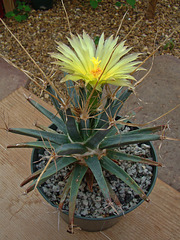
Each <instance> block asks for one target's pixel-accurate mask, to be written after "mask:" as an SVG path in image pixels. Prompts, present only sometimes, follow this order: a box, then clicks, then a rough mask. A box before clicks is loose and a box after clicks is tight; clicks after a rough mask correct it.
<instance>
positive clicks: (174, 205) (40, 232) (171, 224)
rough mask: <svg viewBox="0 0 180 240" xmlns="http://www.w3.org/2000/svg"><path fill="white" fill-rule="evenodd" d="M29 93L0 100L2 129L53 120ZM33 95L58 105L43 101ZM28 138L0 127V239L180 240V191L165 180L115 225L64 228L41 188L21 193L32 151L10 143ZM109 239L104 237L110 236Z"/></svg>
mask: <svg viewBox="0 0 180 240" xmlns="http://www.w3.org/2000/svg"><path fill="white" fill-rule="evenodd" d="M24 94H25V95H26V96H29V95H31V94H30V92H28V91H27V90H26V89H24V88H20V89H18V90H16V91H15V92H13V93H12V94H11V95H9V96H8V97H6V98H4V99H3V100H2V101H1V102H0V114H1V117H0V128H4V127H5V124H4V123H6V124H7V125H8V127H26V128H30V127H33V124H34V123H35V122H36V121H37V122H39V123H41V124H45V125H48V124H49V123H50V122H49V120H47V119H46V118H45V117H44V116H43V115H41V114H40V113H38V112H37V111H36V110H35V109H34V108H33V107H32V106H31V105H30V104H29V103H28V102H27V101H26V99H25V97H24ZM32 97H33V99H35V100H36V101H38V102H39V103H41V104H42V105H44V106H46V107H47V108H48V109H49V110H51V111H54V109H53V108H52V107H51V106H49V105H48V104H46V103H44V102H42V101H41V100H39V99H38V98H37V97H36V96H32ZM29 139H30V138H28V137H23V136H20V135H16V134H12V133H7V132H6V131H5V130H2V129H0V179H1V181H0V239H1V240H17V239H18V240H32V239H34V240H57V239H61V240H66V239H68V240H71V239H73V240H80V239H83V240H86V239H88V240H89V239H92V240H105V239H111V240H119V239H121V240H126V239H127V240H131V239H132V240H136V239H138V240H178V239H180V193H179V192H177V191H176V190H175V189H173V188H171V187H170V186H168V185H167V184H165V183H164V182H162V181H161V180H159V179H158V180H157V182H156V186H155V188H154V190H153V192H152V194H151V195H150V199H151V202H150V203H143V204H142V205H141V206H140V207H139V208H138V209H136V210H135V211H133V212H131V213H129V214H127V215H126V216H125V217H121V219H120V221H119V223H118V224H117V225H115V226H114V227H112V228H110V229H107V230H105V231H103V232H102V233H101V232H95V233H91V232H85V231H81V230H76V231H75V234H74V235H70V234H69V233H67V232H66V229H67V225H66V224H65V223H64V222H63V220H61V219H60V224H59V231H58V213H57V210H54V208H53V207H51V206H50V205H48V204H47V203H46V202H45V201H44V200H43V198H42V197H41V196H40V194H39V193H38V192H34V194H31V195H29V196H24V195H22V193H23V189H21V188H20V187H19V184H20V183H21V181H22V180H23V179H24V178H25V177H26V176H27V175H29V174H30V156H31V151H32V150H31V149H8V150H7V149H6V146H7V145H9V144H14V143H18V142H24V141H27V140H29ZM105 235H106V236H107V237H106V236H105Z"/></svg>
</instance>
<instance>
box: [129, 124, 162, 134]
mask: <svg viewBox="0 0 180 240" xmlns="http://www.w3.org/2000/svg"><path fill="white" fill-rule="evenodd" d="M165 127H166V126H165V125H159V126H155V127H148V128H138V129H136V130H132V131H129V132H127V133H125V134H130V135H131V134H151V133H155V132H158V131H162V130H163V129H164V128H165Z"/></svg>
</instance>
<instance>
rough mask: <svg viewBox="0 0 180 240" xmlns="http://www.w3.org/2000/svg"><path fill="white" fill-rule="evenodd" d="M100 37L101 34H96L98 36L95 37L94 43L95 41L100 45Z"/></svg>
mask: <svg viewBox="0 0 180 240" xmlns="http://www.w3.org/2000/svg"><path fill="white" fill-rule="evenodd" d="M99 39H100V37H99V36H96V37H95V39H94V43H95V44H96V45H98V43H99Z"/></svg>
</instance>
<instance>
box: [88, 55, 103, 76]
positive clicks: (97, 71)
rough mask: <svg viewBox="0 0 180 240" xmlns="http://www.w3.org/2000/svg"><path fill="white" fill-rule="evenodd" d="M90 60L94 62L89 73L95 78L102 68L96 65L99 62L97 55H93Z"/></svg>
mask: <svg viewBox="0 0 180 240" xmlns="http://www.w3.org/2000/svg"><path fill="white" fill-rule="evenodd" d="M91 62H92V63H93V64H94V69H93V70H91V73H92V75H93V76H94V77H95V78H98V77H99V75H100V74H101V72H102V69H101V68H99V67H98V66H99V64H100V62H101V60H100V61H98V57H97V59H96V58H95V57H93V58H92V59H91Z"/></svg>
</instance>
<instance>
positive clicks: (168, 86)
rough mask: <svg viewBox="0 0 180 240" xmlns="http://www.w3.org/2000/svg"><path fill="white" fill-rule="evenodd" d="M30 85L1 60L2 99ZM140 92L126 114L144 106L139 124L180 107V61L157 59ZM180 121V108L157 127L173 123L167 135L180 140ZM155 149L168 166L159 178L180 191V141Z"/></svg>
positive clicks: (139, 117) (162, 169)
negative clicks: (21, 87)
mask: <svg viewBox="0 0 180 240" xmlns="http://www.w3.org/2000/svg"><path fill="white" fill-rule="evenodd" d="M150 65H151V59H150V60H148V61H147V62H146V63H145V64H144V67H145V68H146V69H148V68H149V67H150ZM144 73H145V72H144V71H141V72H139V73H137V75H136V77H137V79H139V78H140V77H141V76H142V75H143V74H144ZM27 84H28V79H27V77H26V76H25V75H24V74H23V73H22V72H20V71H19V70H17V69H15V68H13V67H12V66H10V65H9V64H8V63H6V62H5V61H4V60H3V59H0V100H1V99H2V98H4V97H6V96H7V95H8V94H10V93H11V92H12V91H14V90H16V89H17V88H19V87H20V86H24V87H26V86H27ZM136 91H137V95H136V96H131V98H130V99H129V101H128V102H127V104H125V106H124V111H125V112H126V110H127V112H128V111H129V110H132V109H134V108H135V107H137V106H142V107H143V110H141V111H140V112H139V113H138V114H137V116H136V118H135V119H134V120H133V121H134V122H136V123H146V122H148V121H151V120H153V119H155V118H157V117H159V116H160V115H162V114H164V113H166V112H168V111H169V110H170V109H172V108H174V107H175V106H177V105H178V104H179V103H180V59H177V58H176V57H173V56H169V55H166V56H165V55H164V56H157V57H155V60H154V65H153V68H152V70H151V73H150V74H149V75H148V76H147V77H146V80H144V82H143V83H142V84H141V85H140V86H139V87H138V88H137V89H136ZM179 121H180V108H177V109H176V110H174V111H173V112H171V113H169V114H168V115H166V116H165V117H164V118H162V119H160V120H159V121H157V122H156V124H166V123H169V125H170V130H169V131H167V133H166V136H169V137H173V138H180V127H179ZM153 124H154V123H153ZM151 125H152V124H151ZM155 147H156V150H157V155H158V158H159V161H160V162H162V163H163V164H164V167H163V168H160V169H159V173H158V176H159V178H160V179H161V180H163V181H164V182H166V183H168V184H169V185H171V186H172V187H174V188H175V189H177V190H179V191H180V184H179V183H180V174H179V173H180V147H179V142H177V141H163V142H162V145H161V143H158V144H157V143H155ZM159 147H160V149H159Z"/></svg>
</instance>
